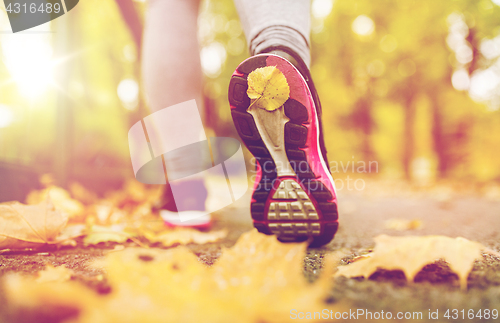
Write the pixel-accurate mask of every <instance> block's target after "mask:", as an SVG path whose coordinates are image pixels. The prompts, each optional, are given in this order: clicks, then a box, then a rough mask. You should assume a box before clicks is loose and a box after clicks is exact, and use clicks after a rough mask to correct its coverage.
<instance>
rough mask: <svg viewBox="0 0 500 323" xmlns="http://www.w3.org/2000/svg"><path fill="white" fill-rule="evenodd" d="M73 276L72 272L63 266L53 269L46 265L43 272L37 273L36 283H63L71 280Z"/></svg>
mask: <svg viewBox="0 0 500 323" xmlns="http://www.w3.org/2000/svg"><path fill="white" fill-rule="evenodd" d="M72 275H73V270H71V269H68V268H66V267H65V266H59V267H53V266H51V265H47V266H46V267H45V270H43V271H40V272H39V273H38V278H37V279H36V282H37V283H47V282H64V281H67V280H70V279H71V276H72Z"/></svg>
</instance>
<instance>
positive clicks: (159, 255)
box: [4, 230, 344, 323]
mask: <svg viewBox="0 0 500 323" xmlns="http://www.w3.org/2000/svg"><path fill="white" fill-rule="evenodd" d="M306 248H307V244H306V243H289V244H283V243H280V242H278V241H277V240H276V238H275V237H272V236H266V235H263V234H260V233H258V232H257V231H256V230H253V231H252V232H249V233H246V234H243V235H242V236H241V237H240V239H239V240H238V242H237V243H236V244H235V245H234V246H233V247H232V248H229V249H224V250H223V251H222V255H221V256H220V258H219V259H218V260H217V261H216V262H215V264H214V265H213V266H211V267H208V266H206V265H204V264H202V263H201V262H200V261H199V260H198V258H197V257H196V256H195V255H194V254H193V253H192V252H191V251H190V250H189V249H188V248H186V247H177V248H172V249H168V250H163V249H140V248H126V249H125V250H123V251H118V252H112V253H109V254H108V255H107V256H106V258H105V261H104V264H103V266H104V268H105V271H106V273H107V276H108V283H109V284H110V286H111V292H110V293H109V294H107V295H105V296H102V295H98V294H97V293H93V294H89V293H88V290H87V291H86V290H84V289H82V287H81V286H79V285H75V284H74V282H72V281H69V282H66V283H54V284H53V285H52V284H50V285H49V284H32V283H30V280H28V279H26V278H20V277H19V276H7V277H6V279H5V285H4V286H5V294H6V298H7V301H9V302H10V303H9V304H13V306H14V307H16V308H18V309H20V310H22V309H24V308H31V309H33V308H40V307H42V306H43V307H45V310H48V309H54V310H55V309H61V308H63V309H65V308H70V309H75V310H76V311H77V313H79V316H78V317H72V322H80V323H87V322H88V323H90V322H92V323H94V322H142V323H149V322H215V323H225V322H231V323H232V322H239V323H246V322H284V321H291V319H290V311H291V310H292V309H296V310H297V311H298V312H301V311H302V312H313V311H318V312H319V311H322V310H323V309H334V310H339V309H344V307H342V305H339V304H336V305H331V304H325V303H324V302H323V300H324V298H325V296H326V295H327V294H328V292H329V291H330V289H331V274H332V273H333V269H334V266H333V261H336V260H335V259H332V258H331V257H329V256H327V257H325V259H326V261H325V263H324V266H323V272H322V274H321V275H320V277H319V278H318V279H317V280H316V282H315V283H312V284H311V283H309V282H308V281H307V280H306V279H305V277H304V276H303V273H302V270H303V269H302V268H303V265H304V255H305V251H306ZM41 286H44V287H45V288H41ZM63 296H64V297H63ZM333 306H335V307H333ZM123 309H126V310H123Z"/></svg>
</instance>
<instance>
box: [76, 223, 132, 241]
mask: <svg viewBox="0 0 500 323" xmlns="http://www.w3.org/2000/svg"><path fill="white" fill-rule="evenodd" d="M124 230H125V225H118V224H115V225H111V226H100V225H94V226H92V228H91V229H90V231H89V232H88V233H87V236H86V237H85V238H84V239H83V243H84V244H86V245H96V244H98V243H101V242H117V243H123V242H125V241H127V240H128V239H129V238H130V234H128V233H126V232H125V231H124Z"/></svg>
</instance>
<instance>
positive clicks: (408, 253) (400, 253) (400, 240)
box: [335, 235, 485, 289]
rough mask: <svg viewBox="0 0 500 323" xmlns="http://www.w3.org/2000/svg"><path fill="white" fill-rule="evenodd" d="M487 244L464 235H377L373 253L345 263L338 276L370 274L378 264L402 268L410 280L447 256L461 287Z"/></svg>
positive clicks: (382, 266)
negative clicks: (463, 236)
mask: <svg viewBox="0 0 500 323" xmlns="http://www.w3.org/2000/svg"><path fill="white" fill-rule="evenodd" d="M484 249H485V247H484V246H483V245H481V244H480V243H478V242H474V241H469V240H467V239H465V238H460V237H459V238H450V237H445V236H422V237H414V236H406V237H390V236H387V235H380V236H377V237H375V248H374V251H373V253H371V254H369V255H368V256H367V257H364V258H360V259H359V260H357V261H356V262H353V263H351V264H349V265H346V266H341V267H339V270H338V272H337V273H336V274H335V276H347V277H360V276H363V277H365V278H368V277H370V275H371V274H373V273H374V272H376V271H377V269H379V268H383V269H387V270H397V269H399V270H402V271H403V272H404V273H405V276H406V279H407V280H408V281H413V279H414V278H415V276H416V275H417V273H418V272H419V271H420V270H421V269H422V268H423V267H425V266H426V265H427V264H431V263H434V262H435V261H436V260H438V259H444V260H446V262H447V263H448V264H449V266H450V269H451V270H452V271H454V272H455V273H456V274H457V275H458V277H459V279H460V286H461V288H462V289H466V288H467V278H468V276H469V273H470V272H471V270H472V267H473V265H474V261H475V260H476V259H479V258H481V250H484Z"/></svg>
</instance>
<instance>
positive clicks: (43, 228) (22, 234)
mask: <svg viewBox="0 0 500 323" xmlns="http://www.w3.org/2000/svg"><path fill="white" fill-rule="evenodd" d="M67 221H68V219H67V217H66V216H65V215H63V214H62V213H61V212H59V211H58V210H56V209H55V207H54V205H53V204H52V202H51V201H50V200H45V201H42V202H41V203H40V204H37V205H24V204H21V203H19V202H9V203H2V204H0V249H18V248H29V247H36V246H39V245H41V244H46V243H56V242H57V241H56V237H57V236H58V235H59V233H60V232H61V230H62V229H63V228H64V227H65V226H66V223H67Z"/></svg>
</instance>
